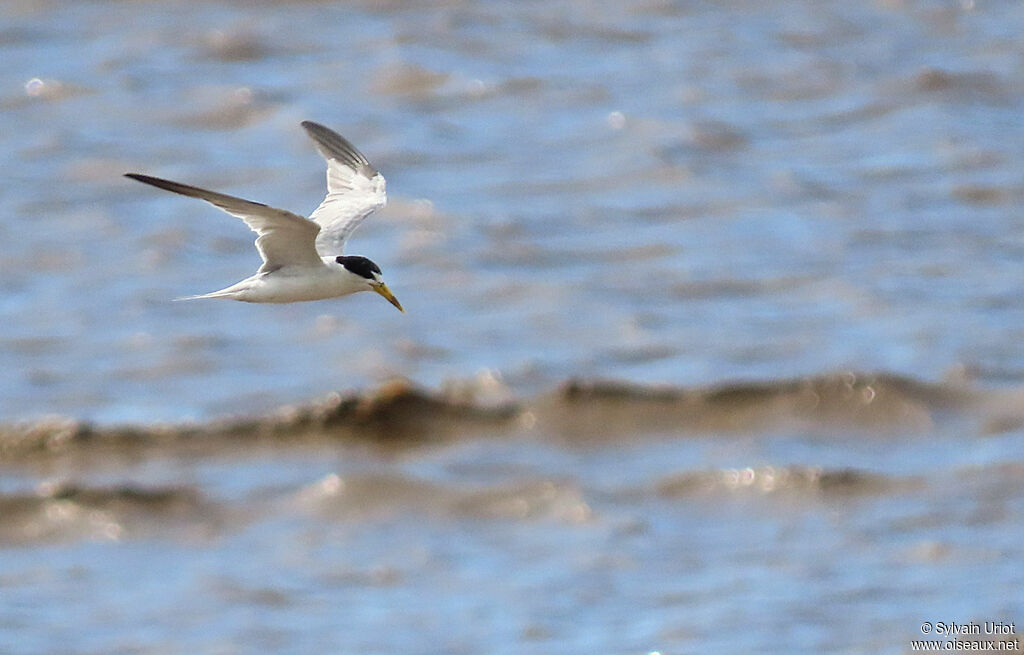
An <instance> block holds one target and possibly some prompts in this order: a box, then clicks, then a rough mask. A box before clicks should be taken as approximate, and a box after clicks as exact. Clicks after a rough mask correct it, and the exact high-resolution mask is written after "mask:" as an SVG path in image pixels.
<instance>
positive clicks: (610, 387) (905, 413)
mask: <svg viewBox="0 0 1024 655" xmlns="http://www.w3.org/2000/svg"><path fill="white" fill-rule="evenodd" d="M488 395H490V396H493V394H488V393H483V392H482V393H480V394H474V393H473V390H472V389H466V388H465V386H464V385H463V386H458V387H454V386H452V387H449V388H447V389H444V390H441V391H430V390H426V389H422V388H419V387H416V386H415V385H413V384H412V383H410V382H408V381H404V380H397V381H393V382H390V383H387V384H385V385H383V386H381V387H379V388H377V389H374V390H371V391H367V392H359V393H351V394H340V393H334V394H330V395H328V396H327V397H324V398H321V399H318V400H315V401H313V402H310V403H307V404H299V405H288V406H284V407H281V408H279V409H278V410H276V411H274V412H272V413H270V414H268V415H265V416H258V417H250V416H242V417H234V418H226V419H217V420H213V421H209V422H206V423H189V424H150V425H145V424H142V425H127V426H104V425H98V424H94V423H89V422H85V421H78V420H75V419H70V418H64V417H50V418H44V419H41V420H37V421H29V422H22V423H15V424H9V425H5V426H2V425H0V458H2V459H8V460H9V459H11V458H16V457H24V456H33V455H35V456H40V455H42V456H45V455H46V454H52V453H59V452H65V451H68V450H69V449H73V448H99V447H105V448H114V449H123V448H131V447H135V448H139V447H153V448H159V447H166V446H169V445H173V444H177V443H192V444H195V443H202V444H204V445H206V446H209V445H211V444H216V443H218V442H223V443H225V444H227V445H232V444H235V445H237V443H238V442H240V441H243V442H246V443H251V442H253V441H255V440H258V441H267V440H270V441H274V442H281V441H287V440H301V439H309V438H324V437H329V438H346V439H358V440H362V441H369V442H372V443H376V444H379V445H382V446H390V447H398V448H401V447H408V446H413V445H422V444H429V443H436V442H439V441H446V440H450V439H453V438H457V437H459V436H461V435H465V434H471V435H474V436H480V435H481V434H488V433H492V432H493V433H496V434H497V433H501V432H503V431H506V432H507V431H509V430H523V429H529V430H532V431H535V432H544V433H546V434H550V435H552V436H556V437H565V438H568V439H577V438H582V439H589V438H595V437H596V438H607V439H616V438H622V437H632V436H635V435H637V434H642V433H650V432H658V433H663V432H666V431H668V432H672V431H675V432H680V433H692V432H722V431H725V432H735V431H746V432H764V431H767V430H776V429H780V428H791V429H808V428H814V429H817V428H821V427H822V426H828V427H831V428H838V429H852V430H866V431H872V432H881V433H885V432H892V431H903V432H905V431H914V432H924V431H927V430H930V429H932V428H934V424H935V417H936V416H937V415H939V414H941V413H952V414H956V413H965V412H968V411H973V410H974V409H979V408H987V409H986V412H987V414H988V415H986V416H984V417H983V419H984V421H986V422H985V425H987V426H989V428H987V429H989V430H990V431H991V430H996V429H1003V430H1005V429H1013V428H1014V426H1017V425H1020V424H1022V421H1024V418H1021V416H1020V413H1019V412H1016V413H1015V412H1013V411H1004V412H999V411H995V410H994V409H993V408H999V407H1002V408H1005V409H1007V410H1012V407H1011V405H1014V403H1007V402H1005V401H1004V402H998V401H999V399H1000V398H1004V397H1005V396H1006V395H1007V394H1005V393H1004V394H1002V395H1000V394H998V393H996V392H982V391H975V390H971V389H968V388H965V387H960V386H955V385H951V384H932V383H928V382H922V381H919V380H914V379H912V378H906V377H901V376H897V375H888V374H875V375H861V374H854V373H843V374H834V375H824V376H817V377H809V378H803V379H795V380H782V381H764V382H738V383H731V384H722V385H718V386H712V387H695V388H686V387H672V386H656V385H641V384H633V383H626V382H615V381H588V380H570V381H568V382H566V383H565V384H563V385H562V386H561V387H559V388H558V389H556V390H554V391H552V392H549V393H547V394H542V395H540V396H537V397H535V398H533V399H530V400H525V401H520V400H515V399H509V398H501V399H500V400H497V401H495V400H494V399H493V397H492V398H490V399H486V398H485V397H486V396H488ZM1018 395H1019V394H1018ZM1014 406H1015V405H1014Z"/></svg>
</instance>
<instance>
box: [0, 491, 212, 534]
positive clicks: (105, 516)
mask: <svg viewBox="0 0 1024 655" xmlns="http://www.w3.org/2000/svg"><path fill="white" fill-rule="evenodd" d="M213 510H214V507H213V505H212V503H210V502H208V501H206V500H205V499H204V498H203V497H202V495H201V494H200V493H199V492H198V491H197V490H196V489H193V488H191V487H156V488H144V487H138V486H132V485H122V486H114V487H102V486H99V487H94V486H83V485H77V484H59V485H42V486H40V488H39V489H38V490H36V491H35V492H34V493H13V494H5V495H2V496H0V544H19V543H30V542H39V541H65V540H70V539H96V540H102V541H112V540H118V539H121V538H122V537H124V536H125V535H126V534H128V533H132V534H135V535H138V534H143V533H149V532H153V531H156V532H165V533H166V532H170V533H172V534H175V535H176V536H183V535H186V536H187V535H193V536H197V535H200V533H202V534H208V533H209V532H210V529H211V528H212V527H213V526H212V525H211V521H213V522H217V521H218V519H217V516H218V515H219V513H218V512H216V511H213ZM183 523H184V524H191V525H192V526H193V527H197V528H200V530H199V531H196V530H191V531H187V532H184V533H183V532H182V531H181V530H180V528H181V526H182V524H183Z"/></svg>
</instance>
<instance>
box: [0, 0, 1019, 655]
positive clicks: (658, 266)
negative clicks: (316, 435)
mask: <svg viewBox="0 0 1024 655" xmlns="http://www.w3.org/2000/svg"><path fill="white" fill-rule="evenodd" d="M1022 31H1024V7H1022V6H1021V5H1018V4H1013V3H983V2H973V1H967V0H965V1H964V2H959V3H957V2H881V3H866V4H865V3H819V2H806V1H798V0H795V1H793V2H784V3H781V4H778V3H776V4H773V5H772V6H771V7H770V8H769V7H766V6H764V5H763V4H759V3H733V4H726V5H723V4H720V3H686V2H673V1H670V0H627V1H624V2H617V3H604V2H569V1H565V2H562V1H555V2H544V3H541V2H502V1H497V2H479V3H478V2H462V1H458V0H452V1H441V2H433V3H425V4H415V6H412V4H411V3H402V2H348V3H337V4H335V3H319V2H308V3H307V2H287V3H285V2H271V1H267V2H259V3H231V2H211V3H192V2H164V3H146V2H117V3H114V2H101V1H96V2H79V3H73V4H61V3H55V4H54V3H38V2H27V1H26V2H23V1H21V0H13V1H11V2H5V3H3V4H2V5H0V60H2V61H3V66H0V109H2V111H0V168H2V170H3V171H4V175H3V176H2V177H0V241H2V243H3V244H4V245H3V248H2V250H0V423H3V424H6V423H10V422H12V421H26V420H32V419H34V418H36V417H39V416H43V415H52V414H56V415H61V416H68V417H72V418H75V419H85V420H92V421H96V422H98V423H99V424H101V425H106V424H112V423H117V424H120V423H129V424H134V425H140V426H146V425H149V424H151V423H153V422H158V421H161V422H162V421H169V422H180V421H197V422H202V421H205V420H208V419H211V418H214V417H222V416H228V415H237V416H252V415H263V414H266V413H268V412H271V411H273V410H274V409H275V408H277V407H279V406H281V405H283V404H287V403H301V402H306V401H309V400H310V399H313V398H316V397H319V396H322V395H324V394H326V393H329V392H332V391H336V390H340V391H351V390H364V389H368V388H372V387H374V386H375V385H377V384H380V383H382V382H383V381H385V380H388V379H391V378H394V377H405V378H409V379H411V380H412V381H414V382H415V383H417V384H419V385H422V386H424V387H427V388H431V389H438V388H446V389H463V388H464V389H467V390H468V391H467V394H470V395H472V392H473V391H474V390H475V391H476V393H478V394H480V395H484V396H487V395H488V394H490V395H494V396H497V397H513V398H518V399H525V401H526V402H527V403H529V402H531V401H530V399H533V398H537V397H538V396H539V395H541V394H544V393H546V392H548V391H549V390H551V389H553V388H555V387H556V386H557V385H559V384H561V383H562V382H563V381H565V380H566V379H568V378H571V377H576V376H578V377H583V378H614V379H624V380H629V381H632V382H636V383H638V384H654V383H668V384H672V385H683V386H686V387H693V388H706V387H708V386H713V385H717V384H722V383H726V382H728V381H733V380H758V381H766V382H769V383H770V382H771V381H776V380H779V379H790V378H807V377H811V376H820V375H824V374H830V373H833V372H837V371H849V370H855V371H863V372H869V373H870V372H881V371H890V372H894V373H897V374H900V375H903V376H905V377H907V378H910V379H914V380H919V381H925V382H936V383H947V381H948V385H949V388H956V385H966V386H967V387H968V388H971V389H975V390H978V389H981V390H985V393H986V394H994V395H991V396H989V395H986V396H984V398H985V399H984V401H983V402H981V403H980V405H981V407H978V406H974V405H972V406H970V407H960V406H954V407H943V406H941V403H927V402H926V403H921V404H919V403H917V402H916V401H914V399H910V400H906V401H905V402H903V404H897V405H896V410H894V411H893V412H892V413H890V414H885V413H884V412H883V411H882V410H879V409H878V404H875V405H871V404H870V403H865V404H864V407H863V408H861V409H855V410H853V411H852V413H851V414H850V415H849V416H847V415H843V416H842V417H839V418H835V420H833V421H830V420H829V419H828V418H827V417H826V418H825V419H822V418H821V417H818V418H817V419H815V420H811V421H809V422H807V421H805V420H804V419H806V417H804V416H802V415H799V412H796V414H798V416H796V417H793V416H791V414H792V413H793V410H792V408H790V407H787V406H783V405H780V406H779V407H776V406H775V405H772V402H774V401H772V400H770V399H769V400H765V401H764V403H765V405H764V406H763V407H760V409H759V410H758V412H754V414H753V415H752V416H753V418H751V417H750V416H748V415H746V414H743V413H742V411H745V410H743V409H742V408H741V407H737V408H733V409H734V410H735V412H736V413H737V414H736V416H733V415H732V414H731V413H730V412H731V410H730V408H729V407H722V408H720V411H719V414H717V415H716V417H715V419H714V420H713V421H710V423H709V424H708V425H710V427H708V426H707V425H706V426H704V427H700V425H701V423H700V421H696V420H695V423H694V425H697V427H694V425H690V424H687V425H686V426H680V427H679V429H674V428H673V429H667V430H666V429H663V428H660V429H658V430H650V429H648V428H646V427H643V426H640V425H637V426H635V428H632V429H630V428H629V424H628V421H626V422H625V423H618V424H616V425H617V426H618V427H617V428H609V429H608V430H607V432H608V433H607V434H605V433H604V431H601V430H599V432H601V434H599V435H587V434H582V435H581V434H580V432H581V431H585V430H584V429H583V428H581V429H578V430H576V431H575V432H574V431H573V430H569V429H568V427H566V426H573V425H574V422H575V417H574V416H572V414H571V411H572V410H571V408H569V409H565V411H566V412H568V413H569V415H568V416H563V417H562V418H561V419H560V421H561V422H554V423H545V422H544V421H543V420H542V421H541V422H540V423H538V424H537V425H536V426H533V427H529V426H530V424H529V421H524V422H523V426H525V427H521V428H516V429H514V430H511V432H508V431H498V432H497V433H492V432H491V431H488V430H484V429H481V430H480V431H479V432H474V431H473V430H469V433H468V434H464V435H463V438H462V439H460V440H458V441H456V442H455V443H448V444H444V445H434V446H432V447H422V448H415V447H409V448H406V447H398V448H397V449H396V450H387V451H385V452H380V451H378V450H376V449H375V448H373V447H369V446H367V445H366V444H362V443H358V442H357V443H348V442H344V441H337V440H331V439H321V440H313V442H312V443H306V442H303V444H302V445H298V444H293V443H290V442H287V441H282V442H280V443H272V444H265V445H263V446H261V447H259V448H252V449H250V448H249V447H248V444H247V443H246V442H241V443H232V444H229V445H222V446H218V445H216V444H198V445H196V446H195V451H192V450H189V449H188V448H184V449H181V450H177V449H170V450H168V451H164V450H162V449H161V448H159V447H158V448H155V449H153V450H152V451H143V452H135V451H129V452H125V453H116V452H115V449H114V448H113V447H111V450H110V451H105V450H103V449H102V448H100V447H98V446H97V448H96V450H95V451H91V450H88V449H86V451H73V452H71V453H70V454H63V455H60V454H53V455H52V456H47V455H39V456H37V457H36V458H33V459H29V460H21V459H14V458H10V459H3V460H0V464H2V466H3V468H4V476H3V479H2V480H0V484H2V486H0V506H2V507H4V508H5V509H4V513H5V514H6V516H5V517H3V518H0V547H2V556H0V651H2V652H5V653H7V652H9V653H17V654H20V653H26V654H28V653H33V654H34V653H57V652H60V653H96V652H104V653H126V654H127V653H179V652H180V653H194V652H202V653H246V652H277V653H293V652H294V653H309V652H341V653H348V652H351V653H356V652H358V653H368V652H380V653H385V652H386V653H401V652H404V653H435V652H445V653H452V652H495V653H502V652H509V653H512V652H514V653H532V652H536V653H552V652H560V653H596V652H606V653H624V654H625V653H630V654H633V653H637V654H640V653H653V652H660V653H664V654H667V653H688V652H711V651H714V650H723V649H726V648H728V649H730V650H738V651H744V652H755V651H761V652H779V651H785V652H794V653H796V652H806V653H821V652H837V653H838V652H843V653H854V652H865V653H867V652H870V653H903V652H907V651H908V650H909V640H910V639H913V638H918V637H919V636H920V633H919V629H918V627H919V625H920V623H921V622H922V621H924V620H929V621H957V622H966V621H969V620H978V621H984V620H1007V621H1009V620H1014V619H1018V620H1019V622H1020V623H1022V624H1024V616H1022V613H1021V594H1020V591H1019V590H1020V588H1021V578H1020V573H1019V568H1020V567H1019V566H1018V565H1017V563H1018V562H1019V561H1020V558H1021V549H1020V543H1021V537H1022V534H1021V529H1020V525H1021V524H1022V523H1021V518H1022V512H1024V506H1022V499H1024V496H1022V494H1021V487H1020V484H1019V478H1020V470H1021V468H1020V466H1021V465H1020V463H1021V461H1024V460H1022V453H1021V452H1020V448H1021V447H1020V445H1019V444H1020V438H1019V437H1020V425H1021V422H1020V420H1019V417H1020V412H1019V410H1018V409H1017V408H1018V407H1019V402H1018V399H1019V393H1018V389H1019V387H1020V385H1021V384H1022V382H1024V329H1022V327H1021V326H1024V301H1022V300H1021V297H1022V296H1021V293H1020V289H1021V288H1024V266H1021V261H1022V260H1024V237H1022V235H1024V229H1022V228H1024V223H1022V221H1024V218H1022V217H1021V215H1020V212H1019V210H1018V207H1019V205H1020V201H1021V198H1022V197H1024V179H1022V177H1021V174H1020V171H1021V170H1024V159H1022V158H1024V127H1022V122H1021V120H1020V117H1021V116H1022V115H1024V77H1022V74H1024V69H1022V67H1021V61H1022V59H1021V56H1022V50H1021V39H1020V35H1021V33H1022ZM305 119H311V120H315V121H318V122H321V123H323V124H325V125H328V126H330V127H331V128H333V129H336V130H337V131H339V132H340V133H342V134H344V135H345V136H346V137H348V138H349V139H350V140H352V141H353V142H354V143H355V144H356V145H357V146H358V147H359V148H360V149H361V150H362V151H363V152H364V153H365V154H366V155H367V157H368V158H369V159H370V161H371V162H373V164H374V165H375V166H376V167H377V168H378V169H380V171H381V172H382V173H383V174H384V175H385V177H386V178H387V180H388V190H389V205H388V207H387V208H386V209H385V210H384V211H382V212H380V213H379V214H377V215H375V216H373V217H371V218H370V219H369V220H368V221H367V222H366V223H365V224H364V225H363V227H361V228H360V230H359V231H358V232H357V233H356V235H355V237H354V238H353V240H352V241H351V243H350V251H351V253H352V254H361V255H365V256H368V257H370V258H371V259H373V260H374V261H375V262H377V263H378V264H379V265H380V266H381V268H382V269H383V271H384V276H385V279H386V280H387V282H388V284H389V286H390V287H391V288H392V289H393V290H394V291H395V293H396V295H397V296H398V298H399V299H400V300H401V301H402V304H403V305H404V306H405V308H406V309H407V314H404V315H403V314H399V313H398V312H396V311H395V310H394V308H392V307H391V306H390V305H388V304H387V303H385V302H383V301H382V300H381V299H380V298H377V297H376V296H371V294H361V295H359V296H354V297H350V298H345V299H340V300H336V301H324V302H318V303H306V304H296V305H290V306H254V305H247V304H242V303H231V302H214V301H210V302H189V303H184V302H181V303H179V302H174V301H173V299H174V298H177V297H179V296H184V295H189V294H194V293H202V292H207V291H211V290H214V289H218V288H221V287H224V286H226V285H228V284H231V283H233V282H235V281H237V280H239V279H242V278H243V277H246V276H248V275H250V274H251V273H252V272H253V271H254V270H255V269H256V268H257V267H258V265H259V259H258V256H257V254H256V252H255V250H254V248H253V247H252V239H253V236H252V235H251V233H249V232H248V231H247V230H246V228H245V226H244V225H242V224H241V223H240V222H239V221H237V220H235V219H233V218H231V217H230V216H227V215H225V214H222V213H220V212H218V211H217V210H216V209H213V208H211V207H209V206H207V205H205V204H203V203H200V202H197V201H193V200H190V199H187V198H182V197H176V196H173V195H171V194H166V193H162V192H159V191H158V190H155V189H151V188H147V187H144V186H143V185H139V184H136V183H134V182H131V181H130V180H126V179H124V178H123V177H121V175H122V174H123V173H124V172H128V171H134V172H142V173H148V174H152V175H157V176H160V177H166V178H170V179H174V180H180V181H182V182H185V183H192V184H198V185H201V186H206V187H210V188H213V189H216V190H220V191H223V192H226V193H231V194H234V195H240V196H243V197H247V198H251V199H253V200H257V201H261V202H265V203H269V204H273V205H275V206H279V207H283V208H287V209H290V210H293V211H296V212H299V213H308V212H309V211H311V210H312V209H313V208H314V207H315V206H316V205H317V204H318V203H319V201H320V200H321V198H322V194H323V193H324V179H323V177H324V172H323V162H322V160H321V159H320V157H319V155H318V154H317V153H316V152H315V150H314V149H313V147H312V144H311V143H309V141H308V139H307V138H306V136H305V134H304V132H303V130H302V129H301V128H300V127H299V122H300V121H302V120H305ZM999 394H1006V395H999ZM858 407H859V406H858ZM651 411H652V412H656V411H660V410H656V409H652V410H651ZM759 412H760V413H759ZM901 412H903V413H901ZM780 414H781V415H782V416H784V417H788V418H790V419H793V420H792V421H790V422H786V421H782V422H781V423H780V422H779V421H778V420H777V418H778V415H780ZM733 419H735V421H736V424H735V425H732V424H731V423H730V421H731V420H733ZM517 425H518V424H517ZM582 425H585V426H593V425H599V421H592V422H591V423H583V424H582ZM623 425H625V426H626V427H625V428H624V427H623ZM723 426H724V427H723ZM729 426H732V427H729ZM564 432H568V433H569V434H564ZM435 436H436V435H431V434H423V435H422V437H423V441H424V442H428V443H435V439H434V437H435ZM206 448H209V450H206ZM848 468H849V469H853V470H854V471H855V472H856V475H855V476H854V477H855V479H857V480H861V479H862V478H863V479H864V480H867V482H864V483H862V484H861V483H857V484H855V485H853V486H852V487H845V486H842V485H840V486H839V488H838V490H836V489H833V488H831V487H828V486H827V485H824V486H823V485H821V484H818V482H815V480H816V478H814V474H812V473H808V471H819V470H820V471H824V472H826V473H828V472H831V473H835V474H841V473H842V472H843V471H845V470H846V469H848ZM776 474H778V475H779V476H781V477H779V478H778V479H776V477H773V476H776ZM751 475H752V476H753V478H752V479H753V480H754V483H753V486H743V485H741V484H737V483H736V482H735V481H736V480H738V479H746V478H744V477H743V476H748V477H749V476H751ZM335 476H336V477H335ZM765 476H767V477H765ZM787 476H788V477H787ZM857 476H862V477H857ZM765 480H768V482H765ZM59 483H69V484H76V485H80V486H81V487H83V488H84V489H86V490H91V491H90V493H94V494H96V496H95V497H94V496H90V495H88V494H86V495H85V496H74V495H72V496H69V497H61V496H60V495H59V494H58V495H56V496H54V495H52V489H53V488H54V486H53V485H57V484H59ZM762 483H764V484H769V485H778V487H777V488H776V487H774V486H773V487H772V488H771V489H765V488H763V487H760V486H759V485H761V484H762ZM339 484H340V486H339ZM332 485H333V486H332ZM346 485H348V486H346ZM124 488H127V489H129V490H137V489H141V490H142V491H144V492H145V491H152V490H158V491H159V490H161V489H169V490H170V497H171V498H174V499H177V500H175V501H174V502H172V503H171V504H170V505H162V504H161V503H160V502H156V501H153V502H149V501H146V500H145V494H143V499H139V498H137V497H136V496H135V495H133V494H132V493H127V494H122V493H120V492H119V491H118V490H122V491H123V489H124ZM346 490H347V491H346Z"/></svg>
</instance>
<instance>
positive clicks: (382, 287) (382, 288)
mask: <svg viewBox="0 0 1024 655" xmlns="http://www.w3.org/2000/svg"><path fill="white" fill-rule="evenodd" d="M373 290H374V291H376V292H377V293H379V294H380V295H382V296H384V298H385V299H386V300H387V301H388V302H389V303H391V304H392V305H394V306H395V307H397V308H398V311H400V312H403V313H404V312H405V310H404V309H402V303H400V302H398V298H395V294H393V293H391V289H389V288H388V285H386V284H384V283H383V282H381V283H380V284H375V285H373Z"/></svg>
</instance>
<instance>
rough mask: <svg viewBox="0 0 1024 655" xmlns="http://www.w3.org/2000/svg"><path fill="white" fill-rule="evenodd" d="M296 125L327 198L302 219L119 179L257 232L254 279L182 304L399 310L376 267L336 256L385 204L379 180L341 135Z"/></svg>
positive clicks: (177, 186)
mask: <svg viewBox="0 0 1024 655" xmlns="http://www.w3.org/2000/svg"><path fill="white" fill-rule="evenodd" d="M302 127H304V128H306V132H307V133H308V134H309V136H310V137H311V138H312V139H313V141H314V143H315V144H316V148H317V150H319V151H320V154H321V155H323V156H324V158H325V159H326V160H327V197H326V198H324V201H323V202H322V203H320V206H319V207H317V208H316V209H315V210H314V211H313V213H312V214H311V215H310V217H309V218H303V217H302V216H299V215H298V214H293V213H291V212H289V211H285V210H283V209H277V208H275V207H269V206H267V205H264V204H262V203H258V202H252V201H250V200H243V199H242V198H236V197H234V196H229V195H226V194H223V193H217V192H216V191H207V190H206V189H201V188H199V187H195V186H189V185H187V184H181V183H179V182H171V181H170V180H163V179H160V178H158V177H150V176H149V175H141V174H139V173H125V177H130V178H132V179H133V180H138V181H139V182H144V183H145V184H149V185H152V186H155V187H157V188H159V189H164V190H166V191H172V192H174V193H180V194H181V195H183V196H189V197H191V198H199V199H200V200H205V201H206V202H208V203H210V204H211V205H213V206H214V207H217V208H218V209H222V210H224V211H225V212H227V213H229V214H231V215H232V216H235V217H237V218H240V219H242V220H243V221H245V224H246V225H248V226H249V229H250V230H252V231H253V232H255V233H256V234H257V237H256V250H258V251H259V253H260V257H262V258H263V266H261V267H260V269H259V270H258V271H257V272H256V274H255V275H253V276H252V277H247V278H246V279H244V280H242V281H241V282H238V283H236V284H232V285H231V286H229V287H227V288H224V289H221V290H220V291H213V292H211V293H204V294H201V295H198V296H189V297H188V298H183V300H193V299H196V298H230V299H232V300H241V301H242V302H259V303H287V302H301V301H306V300H323V299H325V298H338V297H341V296H347V295H350V294H353V293H358V292H360V291H375V292H377V293H379V294H380V295H382V296H384V298H386V299H387V301H388V302H390V303H391V304H392V305H394V306H395V307H397V308H398V310H399V311H403V312H404V311H405V310H404V309H402V305H401V304H400V303H399V302H398V299H397V298H395V296H394V294H393V293H391V290H390V289H388V287H387V285H386V284H384V280H383V279H381V272H380V267H379V266H377V265H376V264H375V263H373V262H372V261H370V260H369V259H367V258H366V257H360V256H358V255H345V254H343V253H344V252H345V243H346V242H347V241H348V238H349V236H351V235H352V232H353V231H355V229H356V228H357V227H359V225H360V224H361V223H362V222H363V219H365V218H366V217H367V216H369V215H370V214H372V213H373V212H374V211H375V210H377V209H379V208H380V207H383V206H384V204H385V203H386V202H387V194H386V192H385V189H384V187H385V184H384V176H382V175H381V174H380V173H379V172H377V169H376V168H374V167H373V166H372V165H371V164H370V162H369V161H367V160H366V157H364V156H363V154H362V153H361V152H359V151H358V150H356V148H355V146H353V145H352V144H351V143H349V142H348V140H347V139H345V137H343V136H341V135H340V134H337V133H336V132H333V131H331V130H329V129H327V128H326V127H324V126H323V125H320V124H319V123H314V122H312V121H303V123H302Z"/></svg>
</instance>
